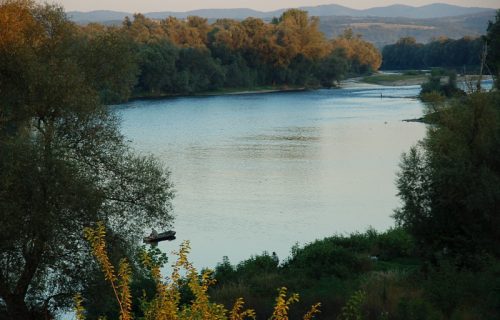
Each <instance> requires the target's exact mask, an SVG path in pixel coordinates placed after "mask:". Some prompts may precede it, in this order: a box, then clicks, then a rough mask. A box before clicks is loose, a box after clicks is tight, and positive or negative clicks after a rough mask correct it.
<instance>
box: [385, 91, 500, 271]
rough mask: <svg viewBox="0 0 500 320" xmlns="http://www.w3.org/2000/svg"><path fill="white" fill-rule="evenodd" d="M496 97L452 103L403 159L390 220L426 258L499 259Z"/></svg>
mask: <svg viewBox="0 0 500 320" xmlns="http://www.w3.org/2000/svg"><path fill="white" fill-rule="evenodd" d="M498 99H499V98H498V95H497V94H481V93H475V94H473V95H471V96H469V97H466V98H463V99H461V100H457V101H454V102H451V103H450V104H449V106H448V107H443V108H441V110H440V111H439V117H438V118H437V123H436V126H433V127H431V128H429V131H428V134H427V138H426V139H425V141H424V142H423V143H421V144H419V145H418V146H416V147H414V148H413V149H412V150H410V152H409V153H408V154H405V155H403V158H402V162H401V171H400V173H399V178H398V181H397V184H398V189H399V195H400V197H401V199H402V200H403V206H402V208H401V209H399V210H397V211H396V214H395V218H396V220H397V221H398V223H400V224H401V225H403V226H405V227H406V228H408V230H409V231H410V232H411V233H412V234H413V235H414V236H415V238H416V239H417V241H418V243H419V244H420V245H419V246H420V247H421V249H422V250H424V252H425V253H426V254H427V255H428V256H435V255H436V254H440V255H441V254H444V255H448V256H453V257H456V258H458V259H459V261H460V262H459V263H460V264H462V265H466V266H474V265H476V266H477V265H478V264H480V261H482V259H481V258H480V257H481V256H482V255H484V254H486V255H488V254H490V255H494V256H496V257H498V256H499V255H500V252H499V251H498V246H497V243H498V239H499V234H498V230H497V229H496V228H495V227H493V226H494V225H497V224H498V222H499V221H498V220H499V219H500V215H499V211H498V208H499V207H500V193H499V190H500V189H499V188H498V186H499V185H500V171H499V168H500V166H499V162H498V161H499V159H500V157H499V154H498V150H499V144H500V140H499V137H500V135H499V133H500V125H499V112H500V109H499V108H498V106H499V104H498V101H499V100H498Z"/></svg>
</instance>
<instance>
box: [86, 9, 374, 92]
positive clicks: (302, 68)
mask: <svg viewBox="0 0 500 320" xmlns="http://www.w3.org/2000/svg"><path fill="white" fill-rule="evenodd" d="M318 23H319V20H318V19H317V18H310V17H309V16H308V14H307V12H305V11H301V10H297V9H291V10H288V11H286V12H284V13H283V14H282V16H281V17H279V18H276V19H274V20H273V21H272V22H271V23H266V22H264V21H263V20H261V19H256V18H248V19H245V20H243V21H237V20H231V19H219V20H217V21H216V22H214V23H212V24H209V23H208V22H207V19H204V18H200V17H195V16H193V17H188V18H187V19H185V20H181V19H177V18H174V17H169V18H166V19H164V20H152V19H148V18H146V17H144V16H143V15H141V14H135V15H134V16H133V18H132V19H129V18H126V19H125V20H124V21H123V23H122V25H121V26H104V25H100V24H89V25H86V26H82V27H79V28H78V29H79V35H80V41H79V43H78V45H79V47H80V48H79V50H78V57H79V60H80V61H81V64H82V65H83V68H84V69H85V70H86V72H87V74H88V76H89V78H90V79H91V80H92V81H91V82H92V83H94V84H95V87H96V90H98V91H99V93H100V94H101V98H103V99H104V101H105V102H116V101H121V100H126V99H127V98H129V97H131V96H147V95H153V96H154V95H161V94H167V95H168V94H172V95H175V94H193V93H198V92H204V91H213V90H219V89H223V88H249V87H258V86H267V85H278V86H312V87H319V86H324V87H331V86H333V85H334V84H335V83H336V82H337V81H339V80H340V79H342V78H343V77H344V76H345V75H346V74H348V73H367V72H371V71H376V70H377V69H378V68H379V67H380V64H381V55H380V52H379V51H378V50H377V49H376V48H375V47H374V46H373V45H371V44H369V43H368V42H366V41H364V40H362V39H361V38H360V37H358V36H353V35H352V32H350V31H346V33H345V34H344V35H343V36H341V37H339V38H337V39H333V40H328V39H326V38H325V37H324V35H323V34H322V33H321V32H320V31H319V29H318Z"/></svg>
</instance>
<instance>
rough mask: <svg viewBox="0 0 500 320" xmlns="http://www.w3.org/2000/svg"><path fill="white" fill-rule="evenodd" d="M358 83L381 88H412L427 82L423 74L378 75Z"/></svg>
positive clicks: (367, 77) (364, 78)
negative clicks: (380, 86)
mask: <svg viewBox="0 0 500 320" xmlns="http://www.w3.org/2000/svg"><path fill="white" fill-rule="evenodd" d="M359 79H360V80H359V81H360V82H363V83H368V84H374V85H382V86H413V85H421V84H423V83H424V82H426V81H427V75H426V74H425V73H418V74H413V73H410V74H406V73H379V74H374V75H371V76H366V77H363V78H359Z"/></svg>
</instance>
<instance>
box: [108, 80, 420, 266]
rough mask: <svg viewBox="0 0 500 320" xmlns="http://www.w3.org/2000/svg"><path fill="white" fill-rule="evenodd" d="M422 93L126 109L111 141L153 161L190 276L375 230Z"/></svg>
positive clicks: (385, 211)
mask: <svg viewBox="0 0 500 320" xmlns="http://www.w3.org/2000/svg"><path fill="white" fill-rule="evenodd" d="M419 91H420V86H405V87H382V86H368V85H367V86H352V87H346V88H343V89H334V90H317V91H305V92H287V93H268V94H247V95H226V96H212V97H182V98H172V99H165V100H143V101H133V102H130V103H127V104H124V105H121V106H119V107H118V108H117V112H118V114H119V115H120V116H121V118H122V126H121V130H122V132H123V134H124V135H125V136H126V137H127V139H129V140H131V141H132V145H133V147H134V148H135V149H136V150H137V151H138V152H139V153H142V154H154V155H155V156H157V157H158V158H160V159H161V160H162V161H163V162H164V163H165V164H166V165H167V166H168V168H169V169H170V170H171V172H172V176H171V178H172V181H173V183H174V184H175V189H176V197H175V199H174V202H173V204H174V214H175V216H176V220H175V222H174V229H175V231H176V232H177V240H175V241H173V242H168V243H162V244H161V245H160V248H161V249H163V251H165V252H170V251H172V250H173V249H176V248H177V247H178V245H179V243H180V242H181V241H182V240H190V242H191V246H192V253H191V260H192V262H193V263H194V264H195V266H197V267H199V268H200V267H212V268H213V267H214V266H215V265H216V263H218V262H220V261H221V260H222V257H223V256H228V257H229V259H230V261H231V262H232V263H237V262H239V261H241V260H243V259H246V258H249V257H250V256H251V255H252V254H260V253H262V252H263V251H265V250H267V251H268V252H273V251H274V252H276V253H277V254H278V256H279V257H280V258H281V259H283V258H286V257H287V256H288V255H289V253H290V249H291V247H292V246H293V245H294V244H295V243H299V244H305V243H307V242H311V241H313V240H315V239H321V238H323V237H326V236H330V235H333V234H348V233H351V232H355V231H365V230H366V229H367V228H368V227H369V226H371V227H373V228H375V229H377V230H385V229H387V228H389V227H391V226H393V225H394V221H393V219H392V218H391V215H392V213H393V210H394V209H395V208H396V207H398V205H399V200H398V198H397V196H396V193H397V190H396V187H395V183H394V182H395V179H396V172H397V170H398V163H399V159H400V156H401V153H402V152H405V151H407V150H408V149H409V148H410V147H411V146H412V145H414V144H415V143H416V142H417V141H418V140H420V139H422V138H423V137H424V135H425V125H423V124H421V123H412V122H409V123H408V122H403V121H402V120H403V119H412V118H418V117H420V116H421V115H422V110H423V106H422V104H421V102H419V101H418V100H417V99H414V98H412V97H415V96H416V95H418V93H419Z"/></svg>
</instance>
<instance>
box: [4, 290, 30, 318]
mask: <svg viewBox="0 0 500 320" xmlns="http://www.w3.org/2000/svg"><path fill="white" fill-rule="evenodd" d="M4 301H5V304H6V305H7V315H8V317H9V318H8V319H11V320H20V319H23V320H24V319H25V320H32V319H34V318H33V315H32V313H31V312H30V310H29V309H28V306H27V305H26V302H25V301H24V297H22V296H20V295H9V296H7V297H5V298H4Z"/></svg>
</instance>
